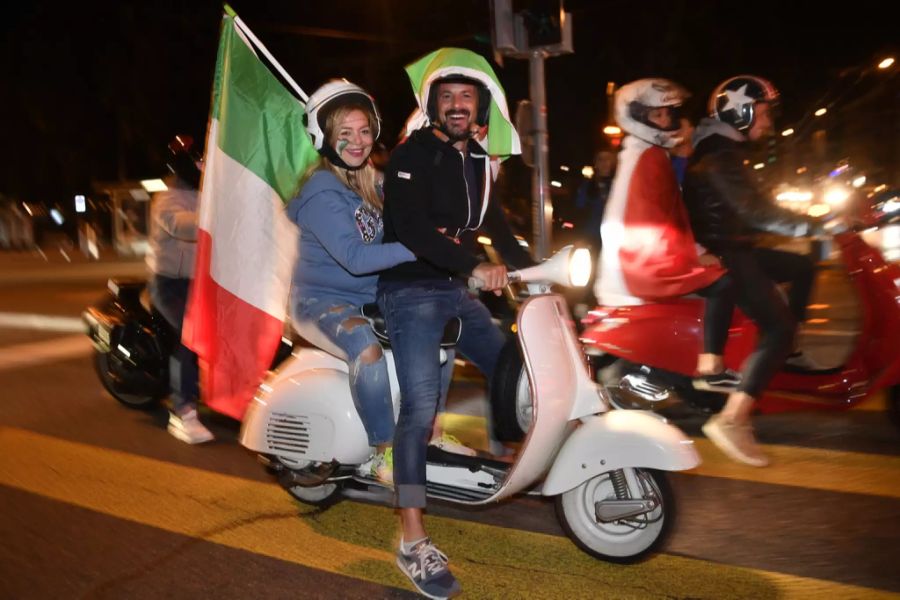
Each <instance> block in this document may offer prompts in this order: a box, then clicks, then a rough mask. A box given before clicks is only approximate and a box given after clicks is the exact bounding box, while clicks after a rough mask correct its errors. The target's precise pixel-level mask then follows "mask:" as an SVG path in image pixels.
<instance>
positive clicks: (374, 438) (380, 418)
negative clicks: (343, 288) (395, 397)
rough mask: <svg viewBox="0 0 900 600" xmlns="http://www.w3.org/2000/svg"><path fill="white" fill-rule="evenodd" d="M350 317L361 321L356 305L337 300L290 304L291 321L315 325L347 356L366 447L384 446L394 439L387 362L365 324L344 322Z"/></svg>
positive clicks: (312, 300) (351, 385)
mask: <svg viewBox="0 0 900 600" xmlns="http://www.w3.org/2000/svg"><path fill="white" fill-rule="evenodd" d="M354 317H357V318H359V319H365V317H363V316H362V315H361V314H360V310H359V306H354V305H352V304H348V303H347V302H342V301H340V300H335V299H331V300H329V299H318V298H297V300H296V302H295V304H294V314H293V318H294V321H295V322H297V323H299V322H301V321H306V322H308V323H311V324H313V325H315V326H316V328H317V329H318V330H319V331H320V332H321V333H322V334H323V335H324V336H325V337H326V338H328V340H330V341H331V342H332V343H333V344H334V345H335V346H337V347H338V348H340V349H341V350H343V351H344V353H345V354H346V355H347V360H348V364H349V366H350V393H351V395H352V396H353V404H354V405H356V410H357V412H358V413H359V417H360V419H362V422H363V426H364V427H365V428H366V434H367V435H368V436H369V445H370V446H378V445H380V444H387V443H389V442H390V441H391V440H393V439H394V405H393V402H392V401H391V384H390V381H389V380H388V369H387V362H386V361H385V358H384V353H383V352H382V350H381V343H380V342H379V341H378V338H376V337H375V333H374V332H373V331H372V328H371V327H370V326H369V324H368V323H355V324H354V323H353V322H352V321H351V322H350V323H346V322H347V321H348V320H349V319H352V318H354ZM364 353H366V355H365V356H364Z"/></svg>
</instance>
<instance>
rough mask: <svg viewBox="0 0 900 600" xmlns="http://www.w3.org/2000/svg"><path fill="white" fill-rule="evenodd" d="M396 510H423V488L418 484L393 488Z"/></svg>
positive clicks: (424, 501) (400, 485)
mask: <svg viewBox="0 0 900 600" xmlns="http://www.w3.org/2000/svg"><path fill="white" fill-rule="evenodd" d="M394 489H395V490H396V496H395V498H394V502H395V503H396V505H397V508H425V505H426V500H425V486H424V485H419V484H397V485H395V486H394Z"/></svg>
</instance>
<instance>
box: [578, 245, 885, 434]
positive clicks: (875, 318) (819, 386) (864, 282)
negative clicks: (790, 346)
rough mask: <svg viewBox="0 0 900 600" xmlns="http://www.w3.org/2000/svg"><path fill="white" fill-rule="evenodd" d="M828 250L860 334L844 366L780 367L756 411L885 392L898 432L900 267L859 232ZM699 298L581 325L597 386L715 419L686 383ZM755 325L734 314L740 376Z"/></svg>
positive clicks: (595, 313)
mask: <svg viewBox="0 0 900 600" xmlns="http://www.w3.org/2000/svg"><path fill="white" fill-rule="evenodd" d="M834 242H835V243H836V244H837V245H838V246H839V248H840V255H841V259H842V262H843V265H844V267H845V268H846V270H847V272H848V274H849V277H850V280H851V282H852V286H853V288H854V290H855V292H856V296H857V299H858V303H859V307H860V310H861V313H862V327H861V332H860V334H859V335H858V336H857V339H856V341H855V346H854V348H853V350H852V352H851V353H850V355H849V356H848V358H847V359H846V362H845V364H844V365H843V366H840V367H836V368H833V369H828V370H822V371H811V372H804V371H798V370H789V369H787V368H785V369H784V370H782V371H781V372H779V373H778V374H777V375H776V376H775V378H774V379H773V380H772V382H771V384H770V386H769V388H768V389H767V391H766V393H765V395H764V397H763V398H762V399H761V400H760V402H759V404H758V406H759V409H760V411H762V412H770V413H771V412H780V411H786V410H796V409H809V408H815V409H843V408H849V407H850V406H853V405H854V404H857V403H859V402H861V401H863V400H865V399H866V398H868V397H869V396H871V395H872V394H874V393H876V392H878V391H879V390H882V389H887V390H888V408H889V412H890V414H891V418H892V419H893V420H894V422H895V424H897V425H898V426H900V267H898V266H897V265H896V264H891V263H887V262H886V261H885V260H884V258H883V257H882V255H881V253H880V252H879V251H878V250H876V249H875V248H872V247H871V246H869V245H868V244H866V242H865V241H863V239H862V238H861V237H860V235H859V234H858V233H857V232H855V231H845V232H843V233H838V234H835V236H834ZM702 314H703V299H702V298H693V297H687V298H673V299H671V300H668V301H666V302H663V303H655V304H643V305H638V306H622V307H606V306H598V307H597V308H596V309H594V310H592V311H590V312H589V314H588V315H587V316H586V318H585V319H583V321H582V322H583V324H584V326H585V327H584V330H583V332H582V333H581V341H582V343H583V344H584V347H585V350H586V352H587V353H588V354H590V355H593V356H594V357H595V358H594V361H595V364H596V365H597V367H598V369H597V370H598V377H600V378H601V379H602V381H603V382H604V383H606V384H607V385H612V386H618V391H619V393H618V394H613V397H614V401H615V402H616V403H618V404H619V406H620V408H651V409H652V408H662V407H664V406H666V405H669V404H671V403H672V402H673V401H675V398H676V397H677V398H680V399H681V400H682V401H683V402H685V403H687V404H688V405H692V406H694V407H696V408H700V409H702V410H704V411H707V412H711V411H715V410H718V409H719V408H720V407H721V406H722V404H723V402H724V398H725V396H724V395H723V394H716V393H713V392H702V391H698V390H695V389H694V388H693V387H692V385H691V375H692V374H693V373H694V367H695V364H696V360H697V353H698V351H699V350H700V348H701V344H702V339H703V324H702ZM755 338H756V328H755V326H754V324H753V323H752V322H751V321H750V320H749V319H748V318H747V317H745V316H744V315H743V314H742V313H741V312H740V311H735V315H734V318H733V320H732V325H731V329H730V331H729V337H728V343H727V345H726V347H725V364H726V366H727V367H729V368H732V369H739V368H740V366H741V364H743V362H744V360H745V359H746V358H747V356H748V355H749V354H750V353H751V352H752V350H753V347H754V344H755Z"/></svg>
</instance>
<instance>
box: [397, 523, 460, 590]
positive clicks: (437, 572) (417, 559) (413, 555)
mask: <svg viewBox="0 0 900 600" xmlns="http://www.w3.org/2000/svg"><path fill="white" fill-rule="evenodd" d="M397 566H398V567H400V570H401V571H403V574H404V575H406V576H407V577H409V580H410V581H412V583H413V585H414V586H416V589H417V590H418V591H419V593H420V594H422V595H423V596H425V597H427V598H434V599H436V600H443V599H444V598H452V597H454V596H456V595H458V594H459V593H460V592H461V591H462V588H461V587H460V585H459V581H457V580H456V577H454V576H453V573H451V572H450V568H449V567H448V560H447V555H446V554H444V553H443V552H441V551H440V550H438V549H437V547H436V546H435V545H434V544H433V543H432V542H431V538H424V539H422V540H419V541H418V542H416V543H414V544H412V546H411V547H410V546H408V545H407V544H405V543H404V542H403V540H400V550H399V551H398V552H397Z"/></svg>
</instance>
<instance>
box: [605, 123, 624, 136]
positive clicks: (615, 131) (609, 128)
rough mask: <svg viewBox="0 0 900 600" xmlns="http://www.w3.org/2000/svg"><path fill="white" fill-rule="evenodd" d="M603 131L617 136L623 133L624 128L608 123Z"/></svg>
mask: <svg viewBox="0 0 900 600" xmlns="http://www.w3.org/2000/svg"><path fill="white" fill-rule="evenodd" d="M603 133H605V134H606V135H609V136H617V135H622V130H621V129H620V128H619V127H616V126H615V125H607V126H606V127H604V128H603Z"/></svg>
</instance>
